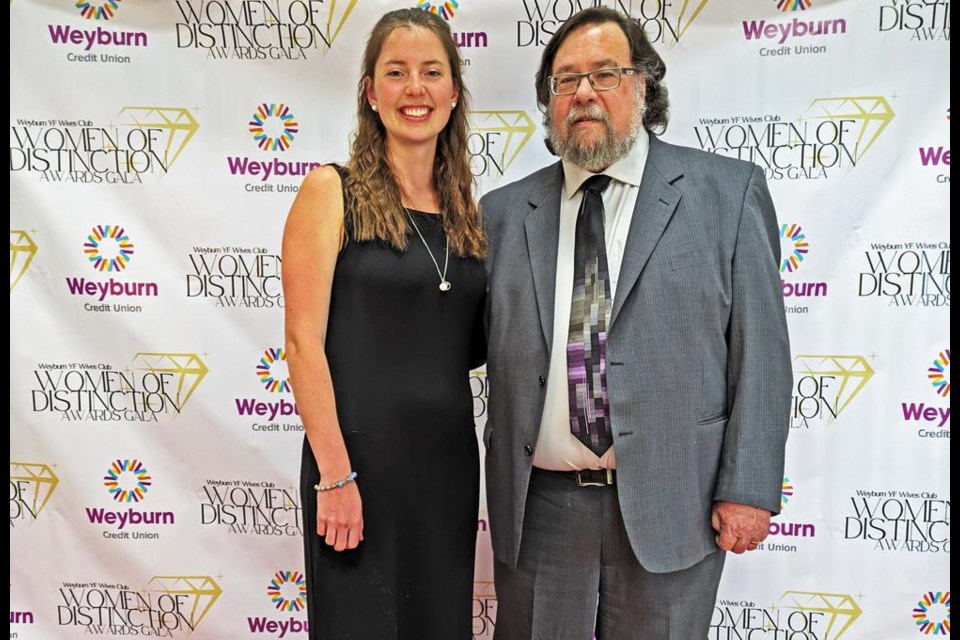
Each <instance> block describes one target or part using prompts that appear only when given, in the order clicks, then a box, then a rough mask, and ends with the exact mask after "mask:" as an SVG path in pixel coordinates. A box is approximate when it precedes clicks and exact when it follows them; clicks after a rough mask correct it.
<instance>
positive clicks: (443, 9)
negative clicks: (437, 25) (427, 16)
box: [417, 0, 460, 20]
mask: <svg viewBox="0 0 960 640" xmlns="http://www.w3.org/2000/svg"><path fill="white" fill-rule="evenodd" d="M459 8H460V3H459V2H457V0H446V2H436V3H434V2H430V1H429V0H420V1H419V2H418V3H417V9H423V10H424V11H429V12H430V13H432V14H433V15H435V16H440V17H441V18H443V19H444V20H449V19H450V18H452V17H453V12H454V10H455V9H459Z"/></svg>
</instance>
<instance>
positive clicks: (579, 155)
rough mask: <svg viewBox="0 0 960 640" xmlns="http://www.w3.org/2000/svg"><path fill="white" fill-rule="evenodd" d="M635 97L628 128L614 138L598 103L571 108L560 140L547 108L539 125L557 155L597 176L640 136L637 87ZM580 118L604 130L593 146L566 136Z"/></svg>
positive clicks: (607, 120) (642, 106)
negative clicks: (636, 106) (599, 124)
mask: <svg viewBox="0 0 960 640" xmlns="http://www.w3.org/2000/svg"><path fill="white" fill-rule="evenodd" d="M635 95H636V98H637V103H638V106H639V107H638V109H637V110H636V111H635V112H634V115H633V120H632V121H631V122H630V128H629V129H628V130H627V132H626V133H625V134H624V135H622V136H617V134H615V133H614V131H613V124H612V123H611V122H610V115H609V114H608V113H607V112H606V111H604V110H603V108H602V107H601V106H600V105H599V104H592V105H589V106H586V107H580V108H577V107H574V108H573V109H571V110H570V111H569V113H567V117H566V118H565V119H564V123H565V124H566V127H567V135H566V137H565V138H563V139H561V137H560V135H559V134H558V132H557V130H556V128H555V127H554V125H553V118H552V116H551V115H550V114H551V109H549V108H547V111H546V113H545V114H544V116H543V126H544V128H545V129H546V130H547V138H548V139H549V140H550V144H552V145H553V148H554V150H555V151H556V152H557V155H559V156H560V157H561V158H563V159H564V160H566V161H567V162H571V163H573V164H575V165H577V166H578V167H581V168H583V169H586V170H587V171H589V172H591V173H599V172H601V171H603V170H604V169H606V168H607V167H609V166H610V165H612V164H613V163H614V162H616V161H617V160H619V159H620V158H622V157H624V156H625V155H627V154H628V153H629V152H630V149H632V148H633V144H634V143H635V142H636V141H637V136H638V135H640V128H641V127H642V126H643V114H644V112H645V111H646V105H645V104H642V103H641V100H642V98H641V97H640V91H639V87H638V88H637V91H636V92H635ZM584 117H587V118H591V119H594V120H599V121H601V122H603V124H604V126H605V128H606V131H605V132H604V135H603V137H602V138H600V139H599V140H597V141H596V142H594V143H593V144H588V143H582V142H580V141H579V140H576V139H575V136H574V135H572V134H571V133H570V130H571V127H572V126H573V125H574V124H575V123H576V121H577V120H578V119H582V118H584Z"/></svg>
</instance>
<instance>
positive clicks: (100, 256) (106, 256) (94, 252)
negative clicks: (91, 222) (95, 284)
mask: <svg viewBox="0 0 960 640" xmlns="http://www.w3.org/2000/svg"><path fill="white" fill-rule="evenodd" d="M83 252H84V253H85V254H87V260H89V261H90V262H91V263H92V264H93V268H94V269H96V270H97V271H123V270H124V269H126V268H127V263H128V262H130V258H131V257H132V256H133V243H132V242H130V237H129V236H128V235H127V232H126V231H124V230H123V227H118V226H115V225H114V226H109V225H108V226H103V225H100V226H96V227H94V228H93V229H92V230H91V231H90V235H88V236H87V241H86V242H84V243H83Z"/></svg>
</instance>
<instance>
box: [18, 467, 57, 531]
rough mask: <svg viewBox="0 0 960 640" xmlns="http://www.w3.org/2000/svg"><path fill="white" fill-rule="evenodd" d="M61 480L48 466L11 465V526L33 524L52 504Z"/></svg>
mask: <svg viewBox="0 0 960 640" xmlns="http://www.w3.org/2000/svg"><path fill="white" fill-rule="evenodd" d="M59 484H60V479H59V478H57V475H56V474H55V473H54V472H53V470H52V469H51V468H50V467H49V466H48V465H46V464H43V463H39V462H11V463H10V526H11V527H12V526H14V523H15V522H22V521H27V522H30V523H31V524H32V523H33V522H34V521H35V520H36V519H37V516H39V515H40V512H41V511H43V508H44V507H45V506H47V503H48V502H50V498H51V496H53V492H54V491H56V489H57V485H59Z"/></svg>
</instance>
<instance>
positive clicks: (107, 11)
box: [74, 0, 123, 20]
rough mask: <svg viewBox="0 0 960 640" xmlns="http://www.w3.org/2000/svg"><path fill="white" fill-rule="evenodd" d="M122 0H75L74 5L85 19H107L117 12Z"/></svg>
mask: <svg viewBox="0 0 960 640" xmlns="http://www.w3.org/2000/svg"><path fill="white" fill-rule="evenodd" d="M122 1H123V0H107V2H85V0H77V2H76V3H75V5H74V6H76V7H77V9H78V10H79V11H80V15H82V16H83V17H84V18H86V19H87V20H109V19H110V18H112V17H113V14H115V13H116V12H117V8H119V7H120V3H121V2H122Z"/></svg>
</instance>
